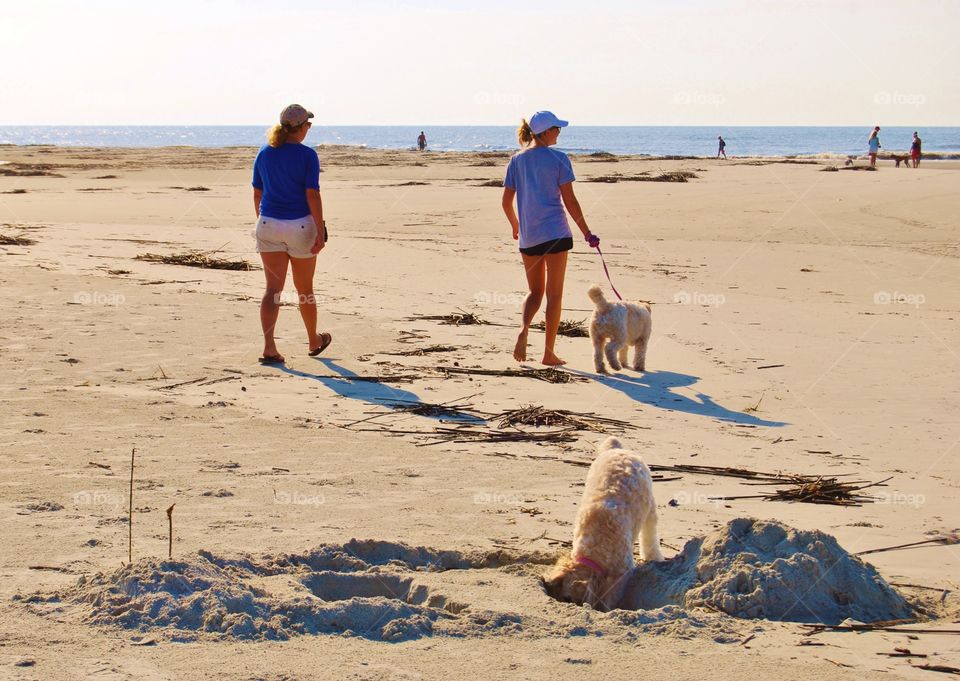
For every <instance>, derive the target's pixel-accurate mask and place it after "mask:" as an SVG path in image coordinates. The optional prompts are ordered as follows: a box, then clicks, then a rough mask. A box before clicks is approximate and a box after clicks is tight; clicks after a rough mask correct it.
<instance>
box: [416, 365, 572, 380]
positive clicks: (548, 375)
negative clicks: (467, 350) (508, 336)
mask: <svg viewBox="0 0 960 681" xmlns="http://www.w3.org/2000/svg"><path fill="white" fill-rule="evenodd" d="M435 370H436V371H439V372H440V373H446V374H466V375H473V376H506V377H520V378H536V379H538V380H540V381H546V382H547V383H574V382H583V381H586V380H587V379H586V378H585V377H583V376H578V375H577V374H572V373H570V372H569V371H561V370H560V369H554V368H549V369H468V368H465V367H435Z"/></svg>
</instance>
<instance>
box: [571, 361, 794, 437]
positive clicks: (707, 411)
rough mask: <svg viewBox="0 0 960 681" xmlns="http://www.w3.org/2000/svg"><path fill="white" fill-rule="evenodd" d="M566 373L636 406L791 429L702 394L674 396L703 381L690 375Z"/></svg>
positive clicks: (664, 372) (668, 372) (743, 423)
mask: <svg viewBox="0 0 960 681" xmlns="http://www.w3.org/2000/svg"><path fill="white" fill-rule="evenodd" d="M566 370H567V371H569V372H571V373H574V374H578V375H580V376H583V377H585V378H589V379H592V380H593V381H594V382H595V383H599V384H600V385H604V386H606V387H608V388H612V389H614V390H619V391H620V392H622V393H623V394H624V395H626V396H627V397H629V398H630V399H632V400H634V401H636V402H643V403H644V404H649V405H651V406H654V407H660V408H661V409H670V410H673V411H682V412H686V413H688V414H696V415H697V416H708V417H710V418H714V419H719V420H720V421H727V422H729V423H737V424H740V425H749V426H771V427H780V426H785V425H787V423H786V422H784V421H766V420H764V419H761V418H757V417H756V416H754V415H752V414H746V413H744V412H740V411H731V410H730V409H727V408H726V407H723V406H721V405H719V404H717V403H716V402H714V401H713V399H712V398H711V397H710V396H709V395H706V394H704V393H700V392H698V393H696V395H695V398H694V397H691V396H689V395H685V394H683V393H678V392H673V388H685V387H687V386H691V385H693V384H694V383H696V382H697V381H699V380H700V379H699V377H697V376H690V375H689V374H678V373H676V372H674V371H648V372H645V373H642V374H626V373H618V374H612V375H604V374H592V373H588V372H586V371H578V370H576V369H566Z"/></svg>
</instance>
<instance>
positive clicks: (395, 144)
mask: <svg viewBox="0 0 960 681" xmlns="http://www.w3.org/2000/svg"><path fill="white" fill-rule="evenodd" d="M266 128H267V126H265V125H264V126H256V125H237V126H199V125H198V126H0V144H17V145H24V144H53V145H57V146H67V147H76V146H85V147H86V146H89V147H163V146H193V147H226V146H259V145H261V144H263V143H264V134H265V131H266ZM421 129H422V130H424V131H425V133H426V135H427V141H428V148H429V149H430V150H432V151H507V150H515V149H517V141H516V137H515V132H514V130H515V129H514V127H513V126H502V125H490V126H485V125H477V126H427V127H423V128H420V127H415V126H410V125H375V126H363V125H353V126H324V125H323V124H321V123H317V124H315V125H314V126H313V128H312V129H311V131H310V134H309V135H308V137H307V143H308V144H311V145H319V144H347V145H354V146H365V147H369V148H376V149H412V148H414V146H415V145H416V139H417V135H418V134H419V133H420V130H421ZM871 129H872V128H871V126H869V125H866V126H862V127H746V126H743V127H725V126H722V125H717V126H591V125H584V126H576V125H571V126H570V127H568V128H566V129H565V130H564V131H563V133H562V134H561V135H560V142H559V144H558V148H559V149H561V150H563V151H566V152H568V153H595V152H609V153H613V154H646V155H650V156H670V155H677V156H715V155H716V153H717V136H718V135H723V138H724V140H725V141H726V142H727V149H726V151H727V155H729V156H793V155H797V156H818V155H825V156H833V155H843V156H845V155H857V156H861V155H864V154H865V153H866V147H867V137H868V136H869V134H870V130H871ZM914 129H915V128H905V127H890V128H883V129H882V130H881V131H880V142H881V144H882V145H883V148H884V149H885V150H887V151H906V150H908V149H909V148H910V140H911V137H912V134H913V131H914ZM918 131H919V133H920V137H921V139H923V150H924V152H938V153H946V154H960V127H933V128H920V129H919V130H918Z"/></svg>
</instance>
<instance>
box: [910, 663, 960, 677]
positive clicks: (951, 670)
mask: <svg viewBox="0 0 960 681" xmlns="http://www.w3.org/2000/svg"><path fill="white" fill-rule="evenodd" d="M913 668H914V669H923V670H926V671H928V672H942V673H944V674H956V675H957V676H960V668H958V667H950V666H948V665H945V664H915V665H913Z"/></svg>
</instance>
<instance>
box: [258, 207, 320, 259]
mask: <svg viewBox="0 0 960 681" xmlns="http://www.w3.org/2000/svg"><path fill="white" fill-rule="evenodd" d="M256 233H257V253H286V254H287V255H289V256H290V257H291V258H315V257H316V255H317V254H316V253H311V252H310V249H311V248H313V244H315V243H316V241H317V225H316V223H315V222H314V221H313V216H310V215H306V216H304V217H302V218H297V219H296V220H278V219H277V218H268V217H266V216H263V215H261V216H260V219H259V220H257V232H256Z"/></svg>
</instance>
